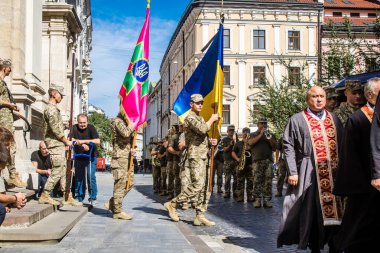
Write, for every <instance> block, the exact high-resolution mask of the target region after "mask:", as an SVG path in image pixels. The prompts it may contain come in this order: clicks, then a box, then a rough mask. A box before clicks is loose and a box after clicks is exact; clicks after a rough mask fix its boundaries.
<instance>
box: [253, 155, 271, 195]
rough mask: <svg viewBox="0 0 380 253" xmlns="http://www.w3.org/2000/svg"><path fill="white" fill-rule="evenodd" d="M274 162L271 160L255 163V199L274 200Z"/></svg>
mask: <svg viewBox="0 0 380 253" xmlns="http://www.w3.org/2000/svg"><path fill="white" fill-rule="evenodd" d="M272 177H273V176H272V161H271V160H269V159H266V160H261V161H255V162H253V197H254V198H255V199H256V198H261V196H263V197H264V199H267V200H270V199H271V198H272Z"/></svg>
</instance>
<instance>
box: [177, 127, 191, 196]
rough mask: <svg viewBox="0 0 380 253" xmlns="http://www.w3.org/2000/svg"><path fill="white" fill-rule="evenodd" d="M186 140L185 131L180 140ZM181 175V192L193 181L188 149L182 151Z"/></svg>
mask: <svg viewBox="0 0 380 253" xmlns="http://www.w3.org/2000/svg"><path fill="white" fill-rule="evenodd" d="M184 141H185V133H181V134H180V136H179V142H184ZM178 165H179V167H180V177H181V192H183V191H184V190H185V189H186V187H188V186H189V184H190V183H191V178H190V168H189V159H187V149H185V150H183V151H182V154H181V158H180V162H179V164H178Z"/></svg>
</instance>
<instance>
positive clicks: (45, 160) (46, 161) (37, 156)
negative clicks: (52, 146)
mask: <svg viewBox="0 0 380 253" xmlns="http://www.w3.org/2000/svg"><path fill="white" fill-rule="evenodd" d="M30 161H32V162H37V168H38V169H40V170H47V169H51V167H52V165H51V160H50V155H47V156H43V155H42V154H41V151H39V150H37V151H34V152H33V153H32V155H31V157H30Z"/></svg>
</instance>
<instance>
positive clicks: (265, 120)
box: [257, 118, 268, 123]
mask: <svg viewBox="0 0 380 253" xmlns="http://www.w3.org/2000/svg"><path fill="white" fill-rule="evenodd" d="M257 123H268V120H267V119H266V118H260V119H259V120H258V121H257Z"/></svg>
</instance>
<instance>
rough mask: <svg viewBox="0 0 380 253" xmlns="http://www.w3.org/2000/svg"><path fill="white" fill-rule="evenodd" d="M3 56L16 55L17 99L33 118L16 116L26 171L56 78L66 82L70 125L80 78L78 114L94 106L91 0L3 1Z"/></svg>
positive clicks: (13, 83)
mask: <svg viewBox="0 0 380 253" xmlns="http://www.w3.org/2000/svg"><path fill="white" fill-rule="evenodd" d="M0 10H1V15H0V23H1V24H2V25H1V26H0V34H1V36H0V58H3V59H11V60H12V73H11V75H10V76H9V77H8V78H7V79H6V80H5V81H6V82H7V84H8V87H9V89H10V90H11V93H12V94H13V96H14V98H15V101H16V103H17V105H18V107H19V108H20V113H21V114H23V115H24V116H25V117H26V118H27V119H28V121H29V122H30V123H31V126H32V130H31V132H24V131H23V129H24V123H23V122H22V121H20V120H19V121H16V122H15V127H16V134H15V137H16V145H17V151H18V152H17V153H16V167H17V169H18V171H20V172H21V174H22V176H23V177H24V179H25V177H27V174H28V172H30V171H31V163H30V154H31V152H33V151H34V150H36V149H38V144H39V142H40V141H41V140H42V138H43V136H42V127H43V121H42V115H43V111H44V109H45V107H46V104H47V103H48V94H47V92H48V89H49V87H50V84H51V83H54V84H59V85H62V86H64V88H65V94H66V95H67V96H66V97H65V98H64V100H63V101H64V102H63V103H62V104H61V105H60V106H59V107H60V109H61V112H62V113H63V115H64V121H65V124H66V125H67V123H68V120H69V114H70V105H71V96H70V94H71V91H72V88H71V87H72V83H74V85H73V86H74V107H73V111H74V115H77V114H78V113H81V112H87V110H88V85H89V84H90V82H91V68H90V55H89V54H90V51H91V37H92V21H91V6H90V0H34V1H29V0H2V1H0Z"/></svg>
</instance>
